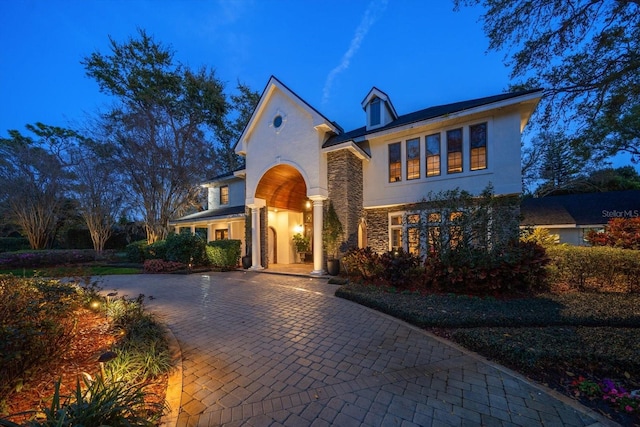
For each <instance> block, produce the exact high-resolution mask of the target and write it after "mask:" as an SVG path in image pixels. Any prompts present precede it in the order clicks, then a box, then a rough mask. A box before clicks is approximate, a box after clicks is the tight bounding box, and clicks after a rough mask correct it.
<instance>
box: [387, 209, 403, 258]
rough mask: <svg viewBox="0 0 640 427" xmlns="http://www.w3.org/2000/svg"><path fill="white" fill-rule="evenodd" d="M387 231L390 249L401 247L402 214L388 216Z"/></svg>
mask: <svg viewBox="0 0 640 427" xmlns="http://www.w3.org/2000/svg"><path fill="white" fill-rule="evenodd" d="M389 232H390V236H389V237H390V241H391V250H397V249H399V248H401V247H402V215H394V216H392V217H390V218H389Z"/></svg>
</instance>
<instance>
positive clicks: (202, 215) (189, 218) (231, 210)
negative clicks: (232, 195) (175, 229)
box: [170, 205, 245, 224]
mask: <svg viewBox="0 0 640 427" xmlns="http://www.w3.org/2000/svg"><path fill="white" fill-rule="evenodd" d="M244 213H245V207H244V205H240V206H229V207H226V208H220V209H214V210H206V211H202V212H196V213H194V214H190V215H185V216H183V217H181V218H178V219H174V220H172V221H170V223H171V224H177V223H181V222H195V221H203V220H212V219H216V218H219V219H223V218H228V217H230V216H240V215H244Z"/></svg>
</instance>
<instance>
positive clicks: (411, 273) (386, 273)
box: [378, 249, 422, 289]
mask: <svg viewBox="0 0 640 427" xmlns="http://www.w3.org/2000/svg"><path fill="white" fill-rule="evenodd" d="M378 262H379V263H380V278H381V279H383V280H384V281H385V282H386V283H387V284H389V285H390V286H394V287H396V288H400V289H408V288H411V287H415V286H416V285H417V282H418V278H419V275H420V274H421V273H422V270H421V269H419V268H418V267H419V266H420V264H421V260H420V257H418V256H416V255H412V254H410V253H408V252H405V251H403V250H402V249H399V250H398V251H390V252H387V253H384V254H382V255H381V256H380V257H379V258H378Z"/></svg>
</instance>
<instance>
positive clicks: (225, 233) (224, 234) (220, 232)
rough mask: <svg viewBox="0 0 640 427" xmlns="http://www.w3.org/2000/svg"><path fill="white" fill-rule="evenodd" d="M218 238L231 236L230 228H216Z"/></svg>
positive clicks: (222, 238) (225, 238)
mask: <svg viewBox="0 0 640 427" xmlns="http://www.w3.org/2000/svg"><path fill="white" fill-rule="evenodd" d="M215 234H216V240H227V239H228V238H229V230H227V229H226V228H221V229H218V230H216V233H215Z"/></svg>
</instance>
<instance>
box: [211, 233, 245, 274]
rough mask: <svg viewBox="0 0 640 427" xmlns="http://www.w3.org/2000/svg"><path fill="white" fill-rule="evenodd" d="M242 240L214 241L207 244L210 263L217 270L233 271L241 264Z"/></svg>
mask: <svg viewBox="0 0 640 427" xmlns="http://www.w3.org/2000/svg"><path fill="white" fill-rule="evenodd" d="M241 246H242V242H241V241H240V240H214V241H212V242H209V243H208V244H207V257H208V259H209V263H211V265H213V266H214V267H216V268H220V269H223V270H231V269H234V268H236V267H237V266H238V263H239V262H240V253H241V252H240V251H241Z"/></svg>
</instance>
